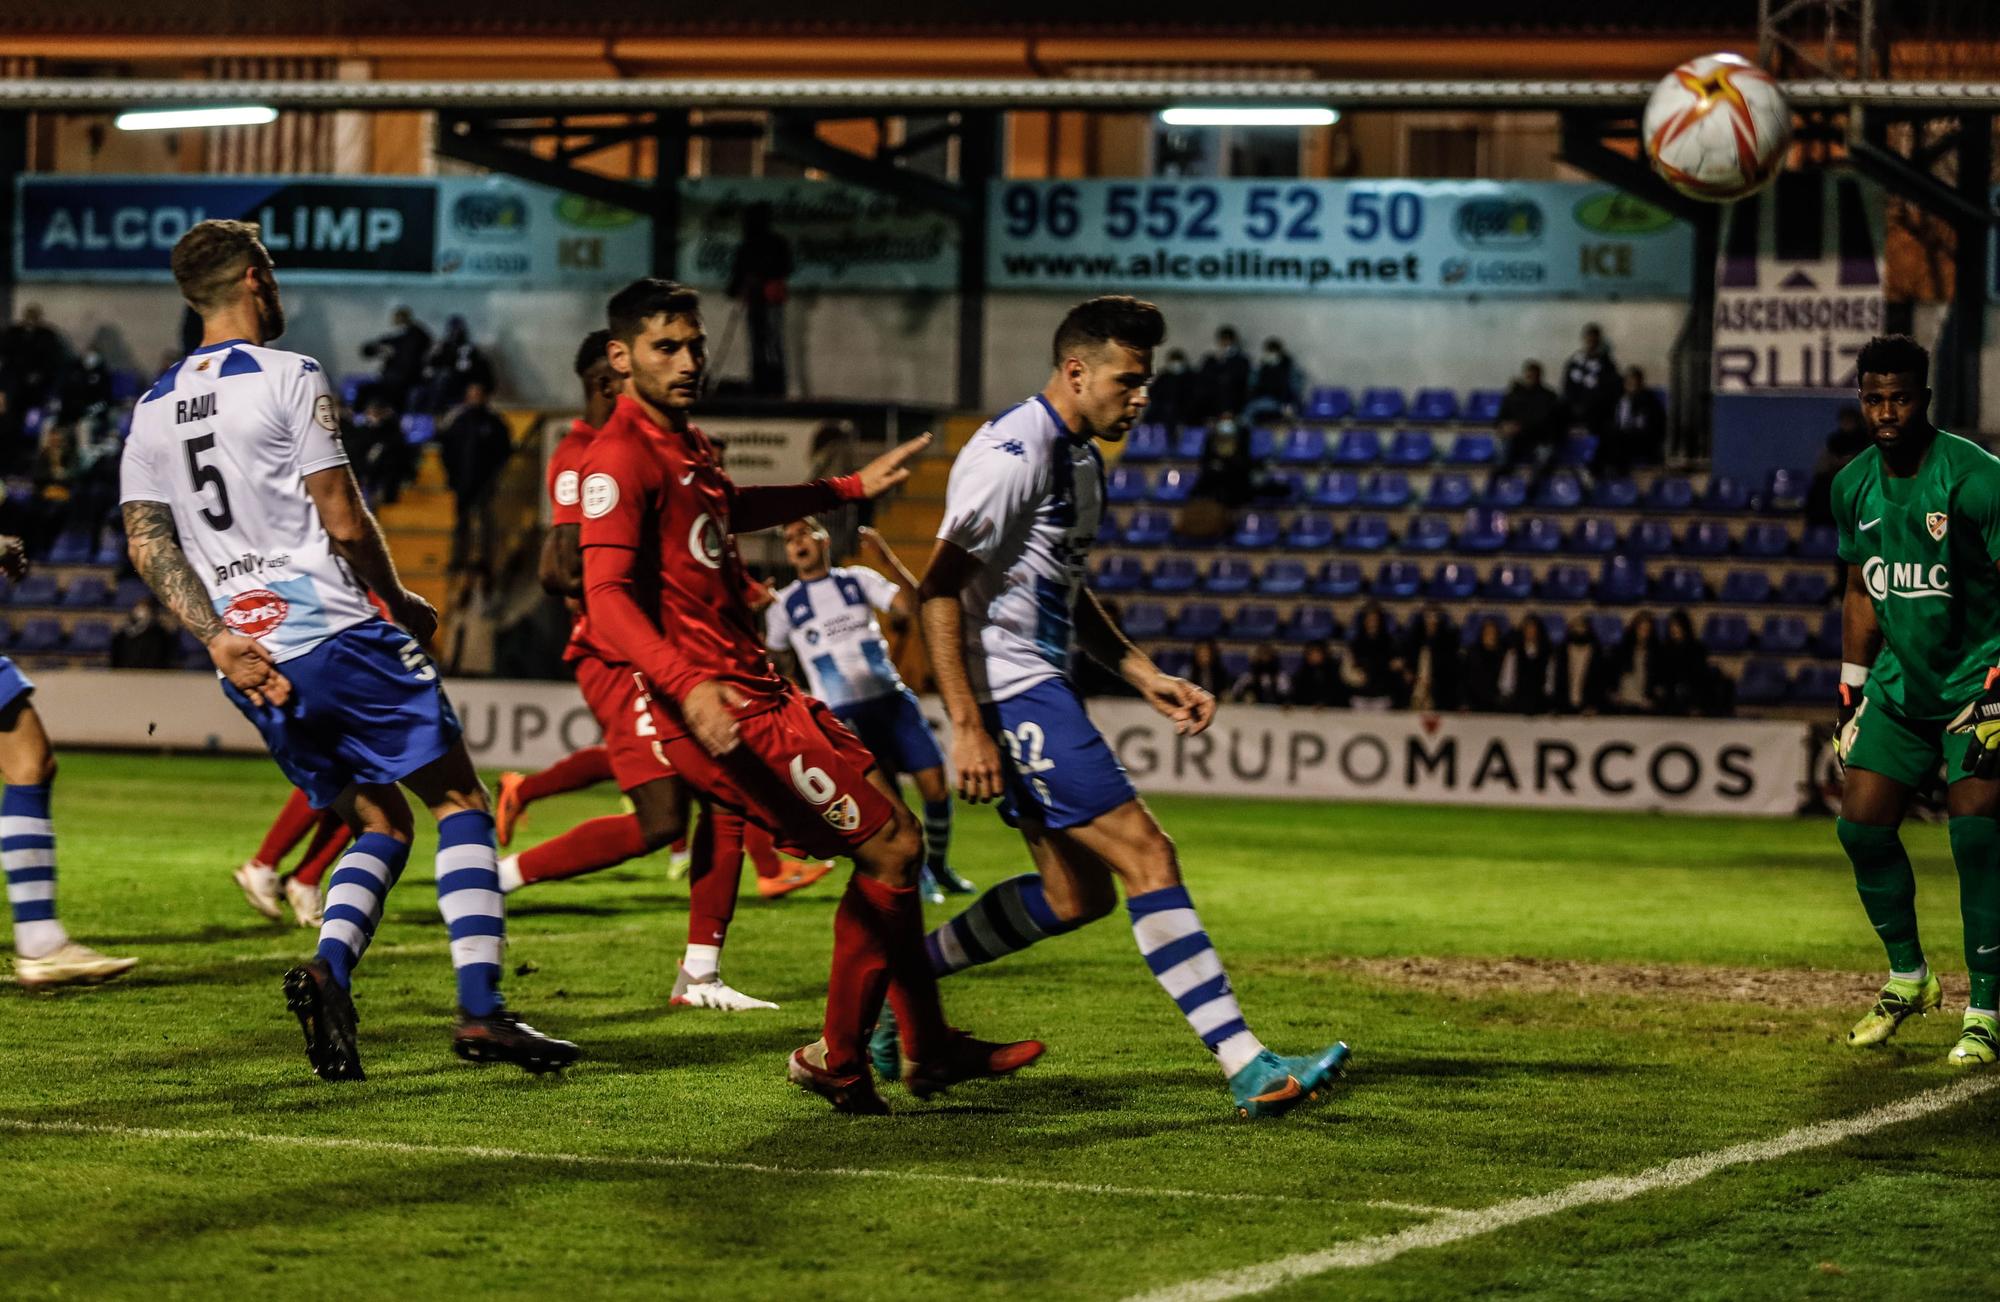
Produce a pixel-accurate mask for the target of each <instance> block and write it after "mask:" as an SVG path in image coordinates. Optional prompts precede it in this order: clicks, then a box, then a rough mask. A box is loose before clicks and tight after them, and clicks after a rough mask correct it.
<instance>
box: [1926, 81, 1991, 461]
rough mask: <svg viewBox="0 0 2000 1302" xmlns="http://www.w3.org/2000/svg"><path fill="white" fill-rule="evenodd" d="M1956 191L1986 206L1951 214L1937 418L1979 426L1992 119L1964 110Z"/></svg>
mask: <svg viewBox="0 0 2000 1302" xmlns="http://www.w3.org/2000/svg"><path fill="white" fill-rule="evenodd" d="M1959 127H1960V130H1959V149H1958V196H1959V198H1960V199H1962V200H1964V201H1965V203H1966V205H1967V206H1976V207H1978V208H1980V209H1983V210H1984V211H1983V212H1982V213H1980V214H1979V215H1978V216H1976V217H1975V218H1974V219H1972V220H1954V221H1953V222H1952V231H1953V233H1954V234H1955V235H1956V236H1957V249H1956V251H1955V252H1954V254H1953V255H1952V289H1951V315H1950V316H1949V317H1947V318H1946V320H1945V330H1944V338H1943V339H1942V340H1940V341H1939V351H1940V352H1942V353H1943V354H1944V356H1943V357H1941V358H1940V359H1939V360H1940V362H1941V363H1942V364H1941V365H1940V366H1939V368H1938V369H1939V371H1940V372H1941V374H1940V376H1939V380H1940V390H1941V397H1942V399H1943V401H1942V402H1941V403H1940V404H1939V405H1940V406H1941V407H1942V408H1943V411H1942V412H1941V413H1940V415H1941V418H1942V419H1943V420H1944V421H1945V422H1946V423H1947V424H1949V425H1950V426H1951V428H1953V429H1964V430H1973V429H1978V428H1979V427H1980V423H1981V422H1980V418H1979V417H1980V411H1979V354H1980V352H1981V350H1982V349H1983V348H1984V347H1985V344H1986V292H1987V286H1988V284H1989V283H1990V281H1991V279H1992V268H1991V267H1990V266H1989V265H1988V261H1989V256H1988V251H1989V248H1990V245H1989V243H1988V241H1989V240H1990V239H1991V238H1992V226H1991V221H1992V212H1991V206H1990V201H1989V199H1988V186H1989V184H1990V182H1989V180H1988V178H1989V177H1990V176H1991V175H1992V167H1993V119H1992V117H1991V116H1989V115H1986V114H1968V115H1967V116H1966V117H1964V118H1963V119H1961V120H1960V123H1959Z"/></svg>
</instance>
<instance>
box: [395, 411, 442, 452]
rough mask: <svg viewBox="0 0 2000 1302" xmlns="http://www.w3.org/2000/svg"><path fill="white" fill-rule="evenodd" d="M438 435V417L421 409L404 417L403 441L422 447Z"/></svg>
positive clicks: (415, 446) (412, 445) (414, 446)
mask: <svg viewBox="0 0 2000 1302" xmlns="http://www.w3.org/2000/svg"><path fill="white" fill-rule="evenodd" d="M436 437H437V419H436V418H435V417H433V416H429V415H427V414H425V413H423V412H420V411H413V412H411V413H410V414H409V415H407V416H405V417H403V442H405V443H407V444H409V445H410V446H411V447H413V448H420V447H422V446H423V445H424V444H426V443H429V442H431V441H432V440H433V439H435V438H436Z"/></svg>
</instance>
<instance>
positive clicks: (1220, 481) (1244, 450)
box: [1193, 415, 1257, 510]
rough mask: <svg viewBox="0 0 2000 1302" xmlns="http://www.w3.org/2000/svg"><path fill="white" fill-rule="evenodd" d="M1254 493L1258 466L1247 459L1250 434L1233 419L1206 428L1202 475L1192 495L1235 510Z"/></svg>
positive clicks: (1197, 480) (1222, 418) (1216, 422)
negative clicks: (1206, 437)
mask: <svg viewBox="0 0 2000 1302" xmlns="http://www.w3.org/2000/svg"><path fill="white" fill-rule="evenodd" d="M1256 490H1257V463H1256V462H1255V461H1253V460H1251V458H1250V431H1249V430H1248V429H1247V428H1244V427H1243V426H1240V425H1238V424H1237V423H1236V418H1235V417H1234V416H1228V415H1225V416H1220V417H1218V418H1217V419H1216V421H1215V423H1214V424H1212V425H1210V426H1209V427H1208V440H1207V441H1206V442H1205V443H1203V444H1202V447H1201V472H1200V473H1199V474H1198V475H1196V476H1195V481H1194V489H1193V495H1194V496H1195V497H1198V498H1201V499H1203V500H1204V501H1209V502H1217V503H1220V504H1221V505H1223V506H1226V507H1229V508H1230V509H1232V510H1233V509H1235V508H1236V507H1239V506H1242V505H1243V504H1244V503H1245V502H1248V501H1249V500H1250V498H1251V497H1252V495H1254V494H1255V492H1256Z"/></svg>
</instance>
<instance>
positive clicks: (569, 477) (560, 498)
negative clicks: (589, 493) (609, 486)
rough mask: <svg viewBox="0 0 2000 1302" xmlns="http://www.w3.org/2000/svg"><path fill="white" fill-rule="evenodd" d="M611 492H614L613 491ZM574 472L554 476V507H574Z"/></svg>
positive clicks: (566, 471) (564, 472) (567, 471)
mask: <svg viewBox="0 0 2000 1302" xmlns="http://www.w3.org/2000/svg"><path fill="white" fill-rule="evenodd" d="M613 491H616V490H615V489H614V490H613ZM576 495H577V494H576V472H575V471H574V470H565V471H563V472H562V473H561V474H560V475H557V476H556V505H557V506H575V505H576Z"/></svg>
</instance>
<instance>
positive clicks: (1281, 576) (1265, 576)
mask: <svg viewBox="0 0 2000 1302" xmlns="http://www.w3.org/2000/svg"><path fill="white" fill-rule="evenodd" d="M1305 590H1306V565H1305V562H1304V561H1295V560H1291V559H1289V558H1286V557H1280V558H1278V559H1277V560H1272V561H1266V562H1264V572H1263V573H1262V574H1260V575H1258V576H1257V591H1259V592H1261V593H1263V594H1264V595H1265V596H1267V597H1296V596H1298V595H1299V594H1300V593H1302V592H1304V591H1305Z"/></svg>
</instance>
